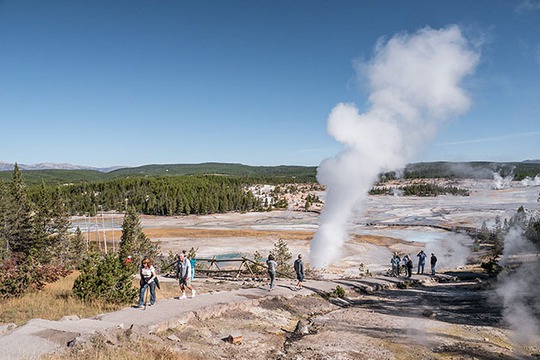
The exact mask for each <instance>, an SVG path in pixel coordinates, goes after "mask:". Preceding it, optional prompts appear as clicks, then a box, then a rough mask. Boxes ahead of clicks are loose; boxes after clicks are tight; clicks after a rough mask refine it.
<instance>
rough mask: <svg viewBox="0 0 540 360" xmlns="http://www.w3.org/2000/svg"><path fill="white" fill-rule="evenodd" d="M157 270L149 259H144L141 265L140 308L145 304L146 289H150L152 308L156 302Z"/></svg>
mask: <svg viewBox="0 0 540 360" xmlns="http://www.w3.org/2000/svg"><path fill="white" fill-rule="evenodd" d="M155 278H156V269H154V266H152V262H151V261H150V259H148V258H144V259H143V261H142V263H141V291H140V294H139V307H142V306H143V305H145V304H144V294H145V292H146V289H147V288H148V287H150V306H152V305H154V304H155V302H156V282H155V281H154V279H155Z"/></svg>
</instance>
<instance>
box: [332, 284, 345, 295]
mask: <svg viewBox="0 0 540 360" xmlns="http://www.w3.org/2000/svg"><path fill="white" fill-rule="evenodd" d="M330 296H331V297H338V298H344V297H345V289H344V288H342V287H341V286H339V285H338V286H336V288H335V289H334V290H333V291H332V293H331V294H330Z"/></svg>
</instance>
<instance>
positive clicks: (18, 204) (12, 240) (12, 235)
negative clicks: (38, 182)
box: [6, 164, 36, 256]
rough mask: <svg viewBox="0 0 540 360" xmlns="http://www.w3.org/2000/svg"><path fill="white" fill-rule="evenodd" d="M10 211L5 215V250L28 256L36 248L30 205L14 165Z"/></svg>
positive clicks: (20, 177) (23, 184) (17, 167)
mask: <svg viewBox="0 0 540 360" xmlns="http://www.w3.org/2000/svg"><path fill="white" fill-rule="evenodd" d="M8 190H9V193H8V195H9V198H10V199H9V201H8V202H9V204H10V209H9V211H8V212H7V214H6V225H7V227H6V238H7V248H8V249H9V251H11V252H20V253H23V254H24V255H26V256H28V255H30V253H31V252H32V250H33V249H34V247H35V246H36V244H35V239H34V232H33V223H32V204H31V202H30V201H29V200H28V197H27V193H26V185H25V183H24V181H23V179H22V176H21V173H20V171H19V166H18V165H17V164H15V167H14V169H13V176H12V180H11V183H10V184H9V188H8Z"/></svg>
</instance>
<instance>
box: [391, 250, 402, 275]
mask: <svg viewBox="0 0 540 360" xmlns="http://www.w3.org/2000/svg"><path fill="white" fill-rule="evenodd" d="M400 263H401V259H400V257H399V255H398V253H397V251H396V252H395V253H394V256H392V259H391V260H390V264H392V276H396V277H397V276H399V264H400Z"/></svg>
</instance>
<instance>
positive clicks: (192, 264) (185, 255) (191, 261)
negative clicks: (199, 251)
mask: <svg viewBox="0 0 540 360" xmlns="http://www.w3.org/2000/svg"><path fill="white" fill-rule="evenodd" d="M191 250H193V248H191ZM191 250H190V253H191ZM182 254H184V257H186V258H187V259H188V260H189V265H190V266H191V281H193V279H195V263H196V262H197V260H196V259H195V258H193V259H192V258H191V257H189V256H188V255H187V253H186V250H182Z"/></svg>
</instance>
